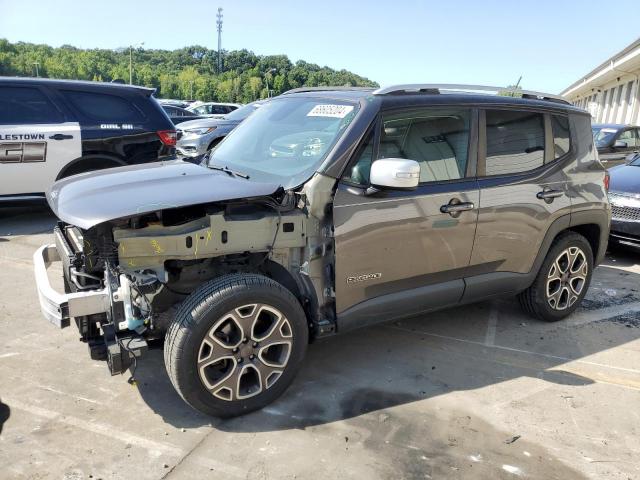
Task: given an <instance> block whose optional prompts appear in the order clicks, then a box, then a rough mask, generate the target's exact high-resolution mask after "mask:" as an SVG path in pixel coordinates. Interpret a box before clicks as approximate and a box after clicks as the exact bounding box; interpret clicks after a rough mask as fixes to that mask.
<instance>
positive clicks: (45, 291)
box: [33, 244, 110, 328]
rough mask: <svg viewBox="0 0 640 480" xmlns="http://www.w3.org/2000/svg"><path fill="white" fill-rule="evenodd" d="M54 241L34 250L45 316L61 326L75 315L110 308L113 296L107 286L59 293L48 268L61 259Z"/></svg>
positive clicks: (37, 279)
mask: <svg viewBox="0 0 640 480" xmlns="http://www.w3.org/2000/svg"><path fill="white" fill-rule="evenodd" d="M61 261H62V260H61V258H60V254H59V252H58V249H57V248H56V246H55V245H53V244H52V245H43V246H42V247H40V248H39V249H38V250H37V251H36V252H35V253H34V254H33V268H34V273H35V277H36V286H37V289H38V298H39V300H40V309H41V310H42V314H43V315H44V317H45V318H46V319H47V320H48V321H49V322H51V323H53V324H54V325H56V326H57V327H58V328H64V327H67V326H69V321H70V319H71V318H73V317H82V316H85V315H93V314H96V313H106V312H108V311H109V304H110V298H109V293H108V292H107V289H106V288H103V289H99V290H87V291H83V292H75V293H66V294H63V293H60V292H58V291H56V290H55V289H54V288H53V287H52V286H51V283H50V282H49V277H48V275H47V270H48V269H49V267H50V266H51V265H52V264H53V263H54V262H61Z"/></svg>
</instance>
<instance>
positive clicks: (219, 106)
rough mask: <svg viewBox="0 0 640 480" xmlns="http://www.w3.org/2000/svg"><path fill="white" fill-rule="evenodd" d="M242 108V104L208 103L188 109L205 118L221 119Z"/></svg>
mask: <svg viewBox="0 0 640 480" xmlns="http://www.w3.org/2000/svg"><path fill="white" fill-rule="evenodd" d="M241 106H242V104H240V103H218V102H206V103H198V104H197V105H191V106H189V107H187V110H189V111H190V112H193V113H195V114H196V115H201V116H203V117H212V118H221V117H223V116H225V115H226V114H228V113H231V112H233V111H234V110H237V109H238V108H240V107H241Z"/></svg>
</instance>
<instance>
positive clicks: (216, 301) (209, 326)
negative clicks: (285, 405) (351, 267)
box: [164, 274, 309, 418]
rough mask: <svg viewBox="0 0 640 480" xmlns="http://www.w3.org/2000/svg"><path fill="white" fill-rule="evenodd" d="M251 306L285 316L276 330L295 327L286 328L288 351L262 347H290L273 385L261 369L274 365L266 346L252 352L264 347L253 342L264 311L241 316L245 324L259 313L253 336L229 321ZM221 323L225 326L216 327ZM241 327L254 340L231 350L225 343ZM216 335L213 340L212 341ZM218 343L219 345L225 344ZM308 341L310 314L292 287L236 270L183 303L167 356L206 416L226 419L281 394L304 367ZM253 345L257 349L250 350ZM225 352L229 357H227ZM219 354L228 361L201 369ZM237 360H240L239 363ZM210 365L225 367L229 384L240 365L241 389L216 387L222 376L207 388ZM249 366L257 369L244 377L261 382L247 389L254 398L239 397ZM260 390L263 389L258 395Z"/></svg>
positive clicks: (173, 374)
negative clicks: (266, 355) (267, 359)
mask: <svg viewBox="0 0 640 480" xmlns="http://www.w3.org/2000/svg"><path fill="white" fill-rule="evenodd" d="M250 306H256V307H255V309H258V308H259V309H266V310H265V312H267V313H269V314H270V312H271V311H270V310H268V309H269V308H271V309H273V310H274V311H276V312H278V313H280V314H281V316H280V317H278V319H277V320H275V323H273V330H271V332H273V331H275V330H276V327H277V330H278V331H277V332H276V333H277V334H278V335H284V334H283V333H282V332H283V328H284V326H285V323H287V324H288V325H289V326H290V328H289V329H285V330H284V333H285V334H287V335H288V336H287V342H286V343H288V344H289V346H288V349H287V348H286V347H284V346H276V347H263V349H264V348H266V352H267V353H269V352H270V350H269V349H271V348H281V349H282V350H283V351H285V350H286V351H287V352H288V353H286V352H285V354H286V360H285V361H284V365H283V366H282V367H278V369H279V370H281V371H279V372H272V374H273V373H277V374H278V375H277V376H276V377H275V380H273V383H272V384H271V385H270V386H269V385H268V383H269V381H270V380H269V379H270V378H271V375H269V376H268V378H267V379H265V380H263V379H262V378H263V377H264V376H265V374H263V373H261V372H260V371H259V370H260V369H268V368H271V367H268V366H266V365H265V363H264V362H265V360H262V356H261V355H262V354H263V352H262V350H260V352H259V353H258V354H257V355H254V356H253V357H255V358H252V357H251V355H247V354H248V353H251V352H257V351H258V349H259V343H258V342H254V338H257V337H255V336H254V333H255V332H256V330H257V324H258V323H259V318H258V317H259V316H260V315H262V313H261V312H258V313H255V309H254V311H253V313H251V314H250V315H245V317H242V321H243V322H249V321H251V320H245V318H247V319H249V318H250V317H251V318H254V317H255V318H254V320H253V321H252V324H251V327H249V328H248V330H249V335H246V332H245V333H242V332H244V330H245V329H247V328H246V327H242V326H241V327H240V329H239V330H238V328H237V327H238V325H240V324H238V323H235V322H234V321H229V320H224V319H225V318H228V317H229V315H232V316H233V315H236V314H237V315H240V314H241V312H240V310H241V309H242V308H249V307H250ZM237 315H236V316H237ZM287 321H288V322H287ZM225 323H229V325H231V326H230V327H225V326H224V325H225ZM263 323H264V322H263ZM216 325H221V326H217V327H216ZM224 328H227V331H226V332H223V329H224ZM216 329H218V330H216ZM238 331H239V332H240V333H241V337H244V338H245V339H246V338H247V337H250V338H251V341H250V342H247V341H244V342H243V341H240V342H239V343H238V347H239V348H236V349H235V350H234V351H235V352H238V350H240V351H239V352H238V353H233V354H229V353H228V352H230V351H232V350H231V347H230V346H228V345H226V343H229V345H231V344H233V343H234V342H235V340H236V339H237V337H234V338H233V339H232V337H233V336H234V335H236V333H238ZM287 332H290V333H287ZM214 334H216V335H214ZM225 334H227V336H226V337H225V336H224V335H225ZM270 335H271V333H269V334H268V335H267V336H265V337H264V339H265V342H264V343H269V342H268V341H266V340H268V338H267V337H269V338H271V337H270ZM214 337H215V338H214ZM211 339H213V340H214V341H211ZM289 339H290V340H289ZM260 341H262V340H260ZM215 342H218V343H220V345H218V344H216V343H215ZM221 342H224V343H225V345H226V346H225V345H222V344H221ZM308 343H309V329H308V326H307V318H306V315H305V313H304V311H303V310H302V307H301V305H300V303H299V302H298V300H297V299H296V298H295V297H294V296H293V294H292V293H291V292H290V291H289V290H287V289H286V288H284V287H283V286H282V285H281V284H279V283H278V282H275V281H274V280H271V279H270V278H267V277H265V276H262V275H256V274H232V275H225V276H222V277H220V278H217V279H214V280H211V281H209V282H207V283H205V284H203V285H201V286H200V287H199V288H198V289H197V290H195V291H194V292H193V293H192V294H191V295H189V297H187V299H186V300H185V301H184V302H183V304H182V305H181V307H180V308H179V310H178V312H177V314H176V317H175V319H174V321H173V322H172V323H171V325H170V326H169V328H168V330H167V333H166V337H165V345H164V360H165V366H166V368H167V372H168V374H169V378H170V379H171V383H172V384H173V386H174V387H175V389H176V390H177V391H178V393H179V394H180V396H181V397H182V398H183V399H184V400H185V401H186V402H187V403H188V404H189V405H191V406H192V407H193V408H195V409H196V410H199V411H201V412H203V413H205V414H207V415H213V416H216V417H221V418H226V417H234V416H237V415H242V414H245V413H249V412H251V411H254V410H258V409H260V408H262V407H264V406H265V405H267V404H269V403H271V402H272V401H274V400H275V399H276V398H278V397H279V396H280V395H282V393H283V392H284V391H285V390H286V389H287V387H288V386H289V385H290V384H291V382H292V381H293V379H294V377H295V375H296V373H297V372H298V370H299V369H300V366H301V363H302V359H303V358H304V355H305V353H306V350H307V344H308ZM205 344H206V345H205ZM253 347H257V348H256V349H254V350H251V348H253ZM207 348H209V350H210V352H209V355H208V357H207V358H205V359H204V360H203V358H202V357H203V356H206V355H203V351H204V350H206V349H207ZM219 352H224V353H219ZM223 355H228V356H227V357H224V356H223ZM221 356H222V357H221ZM214 357H215V358H218V357H221V358H228V359H227V360H222V361H220V362H216V363H215V364H213V365H209V366H201V367H198V362H202V364H204V363H206V361H207V360H208V359H209V358H214ZM231 357H233V358H231ZM245 357H246V360H245ZM236 358H237V359H238V360H237V361H236ZM240 358H242V360H240ZM229 359H230V360H229ZM240 362H242V363H240ZM250 367H252V368H250ZM256 367H258V368H256ZM208 368H212V370H213V372H214V373H216V374H220V370H223V369H225V368H226V370H228V374H225V373H222V374H220V375H221V378H222V379H223V380H222V381H221V382H220V383H224V384H226V383H225V382H227V380H226V379H228V381H229V382H231V377H232V376H234V375H236V374H237V372H238V370H237V369H238V368H240V373H239V375H238V376H237V381H236V383H234V385H236V386H237V389H236V391H233V390H231V389H229V388H226V387H220V388H219V390H218V391H217V392H216V391H215V388H216V386H217V385H218V384H216V383H215V382H219V378H218V379H216V380H212V381H211V383H210V384H209V385H210V386H211V384H212V383H213V384H214V387H212V388H210V389H208V388H207V387H206V386H205V381H209V378H208V377H207V375H206V372H207V370H206V369H208ZM245 369H246V371H247V372H253V374H251V373H249V374H246V373H245V374H244V375H245V376H246V375H248V376H249V377H251V380H252V381H253V382H254V383H255V382H256V381H257V382H258V383H259V387H256V388H254V389H253V392H251V391H248V393H249V394H250V395H253V396H250V397H249V398H238V397H240V396H241V395H240V392H241V388H240V387H241V378H242V379H244V378H246V377H245V376H243V373H242V372H244V371H245ZM262 372H264V370H262ZM263 386H265V388H263ZM252 388H253V387H252ZM258 389H259V390H258ZM255 391H259V392H260V393H255ZM243 393H246V392H243ZM214 395H216V396H214ZM219 396H220V397H222V396H228V397H230V398H219Z"/></svg>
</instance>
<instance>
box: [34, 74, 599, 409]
mask: <svg viewBox="0 0 640 480" xmlns="http://www.w3.org/2000/svg"><path fill="white" fill-rule="evenodd" d="M485 90H489V91H494V92H495V91H499V90H500V89H495V88H491V87H477V86H474V87H466V86H460V85H400V86H395V87H389V88H384V89H378V90H375V91H374V90H372V89H355V88H351V89H349V88H346V89H340V88H333V87H322V88H315V89H312V88H302V89H297V90H294V91H290V92H288V93H287V94H284V95H281V96H280V97H277V98H275V99H273V100H272V101H271V102H269V103H267V104H265V105H264V106H263V107H261V108H260V109H258V110H257V111H256V112H255V113H254V114H253V115H251V116H250V117H249V118H248V119H247V120H246V121H245V122H243V123H242V124H240V126H238V128H237V129H235V130H234V131H233V132H232V133H231V134H230V135H229V136H227V137H226V138H225V139H224V140H223V141H222V142H221V143H220V144H219V145H218V146H217V147H216V148H215V149H214V150H213V151H212V152H211V153H210V154H209V155H208V157H207V158H206V160H205V161H204V162H203V164H202V165H194V164H190V163H186V162H182V161H172V162H161V163H153V164H147V165H136V166H129V167H120V168H115V169H110V170H106V171H102V172H94V173H88V174H85V175H83V176H81V177H76V178H68V179H64V180H61V181H59V182H57V183H55V184H54V185H53V187H52V188H51V189H50V191H49V192H48V195H47V196H48V201H49V204H50V206H51V208H52V209H53V211H54V212H55V213H56V215H57V216H58V217H59V218H60V220H61V221H60V223H59V224H58V226H57V228H56V229H55V232H54V236H55V244H52V245H45V246H43V247H41V248H40V249H39V250H38V251H37V252H36V253H35V255H34V261H35V270H36V277H37V284H38V292H39V296H40V303H41V307H42V311H43V313H44V315H45V316H46V317H47V318H48V319H49V320H50V321H51V322H53V323H54V324H56V325H57V326H59V327H65V326H67V325H68V324H69V323H70V320H71V319H73V321H74V322H75V323H76V325H77V327H78V328H79V330H80V333H81V335H82V338H83V340H84V341H86V342H87V343H88V346H89V350H90V352H91V355H92V356H93V357H94V358H106V360H107V362H108V366H109V369H110V371H111V373H112V374H117V373H122V372H124V371H125V370H126V369H128V368H129V367H130V366H132V367H133V368H134V369H135V362H136V361H137V358H138V357H139V355H140V354H141V353H142V352H143V351H144V350H145V348H146V346H147V341H148V340H150V339H160V338H164V339H165V347H164V358H165V363H166V368H167V371H168V373H169V377H170V378H171V382H172V383H173V385H174V387H175V388H176V390H177V391H178V392H179V394H180V395H181V396H182V398H183V399H184V400H185V401H186V402H187V403H189V404H190V405H191V406H193V407H194V408H196V409H198V410H200V411H202V412H205V413H207V414H211V415H215V416H221V417H229V416H234V415H239V414H243V413H246V412H250V411H252V410H256V409H259V408H261V407H263V406H265V405H267V404H268V403H269V402H271V401H273V400H274V399H276V398H277V397H278V396H280V395H281V394H282V393H283V392H284V391H285V389H286V388H287V387H288V386H289V384H290V383H291V382H292V380H293V378H294V375H295V374H296V372H297V371H298V369H299V368H300V365H301V363H302V361H303V358H304V355H305V351H306V349H307V345H308V344H309V343H310V341H312V340H314V339H317V338H319V337H322V336H325V335H330V334H334V333H340V332H345V331H348V330H351V329H354V328H359V327H363V326H366V325H371V324H374V323H377V322H384V321H388V320H392V319H396V318H400V317H406V316H415V315H425V314H426V313H427V312H430V311H433V310H436V309H441V308H445V307H451V306H455V305H460V304H465V303H469V302H476V301H479V300H486V299H488V298H495V297H499V296H509V295H518V297H519V299H520V303H521V304H522V307H523V308H524V310H525V311H526V312H528V313H529V314H531V315H533V316H534V317H537V318H539V319H542V320H546V321H556V320H560V319H562V318H564V317H566V316H567V315H569V314H571V313H572V312H573V311H574V310H575V309H576V308H577V307H578V305H579V304H580V302H581V301H582V299H583V298H584V296H585V294H586V292H587V289H588V287H589V283H590V280H591V275H592V273H593V270H594V268H595V266H596V265H597V264H598V263H599V262H600V261H601V260H602V258H603V256H604V253H605V250H606V245H607V238H608V234H609V221H610V216H611V213H610V207H609V203H608V201H607V179H608V177H607V175H606V173H605V169H604V168H603V167H602V165H601V164H600V162H599V160H598V156H597V151H596V149H595V147H594V142H593V137H592V134H591V121H590V117H589V115H588V113H587V112H585V111H584V110H581V109H578V108H576V107H573V106H571V105H570V104H569V103H568V102H566V101H564V100H563V99H561V98H559V97H554V96H552V95H546V94H541V93H536V92H528V91H519V92H518V96H517V97H516V96H508V95H504V93H503V94H502V95H490V94H486V93H483V92H485ZM53 262H61V263H62V266H63V271H64V283H65V293H64V294H62V293H59V292H57V291H55V290H54V289H53V288H52V287H51V285H50V284H49V280H48V278H47V268H48V267H49V266H50V265H51V264H52V263H53ZM425 321H428V316H427V315H425Z"/></svg>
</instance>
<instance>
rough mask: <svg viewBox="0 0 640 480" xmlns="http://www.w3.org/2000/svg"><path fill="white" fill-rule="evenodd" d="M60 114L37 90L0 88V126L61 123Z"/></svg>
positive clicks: (30, 88)
mask: <svg viewBox="0 0 640 480" xmlns="http://www.w3.org/2000/svg"><path fill="white" fill-rule="evenodd" d="M62 121H63V119H62V115H61V113H60V112H59V111H58V109H57V108H56V107H55V106H54V105H53V103H51V101H49V99H48V98H47V97H46V96H45V95H44V93H42V92H41V91H40V90H38V89H37V88H32V87H1V88H0V124H1V125H25V124H27V125H28V124H31V125H33V124H46V123H61V122H62Z"/></svg>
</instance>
